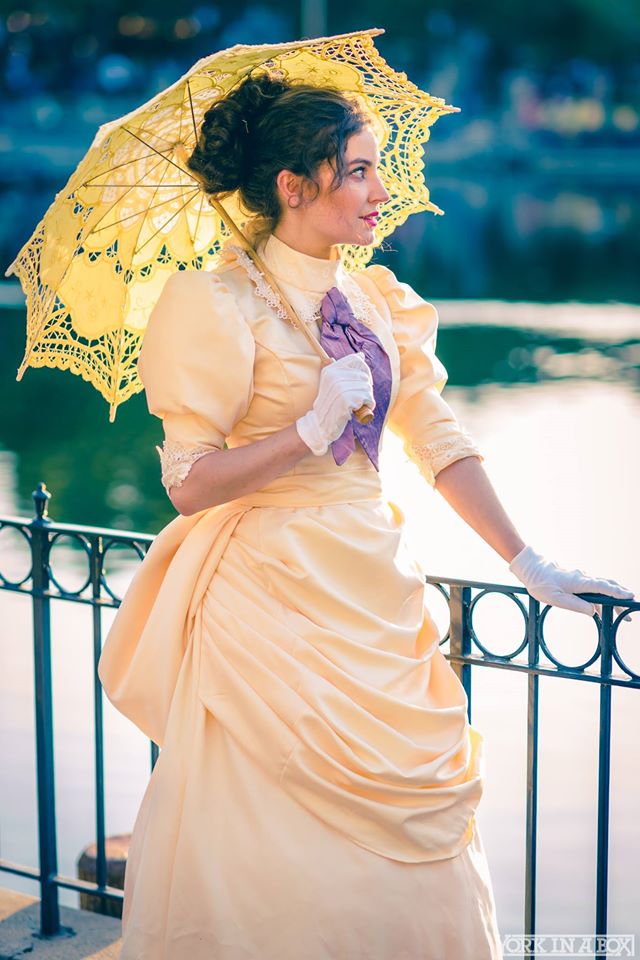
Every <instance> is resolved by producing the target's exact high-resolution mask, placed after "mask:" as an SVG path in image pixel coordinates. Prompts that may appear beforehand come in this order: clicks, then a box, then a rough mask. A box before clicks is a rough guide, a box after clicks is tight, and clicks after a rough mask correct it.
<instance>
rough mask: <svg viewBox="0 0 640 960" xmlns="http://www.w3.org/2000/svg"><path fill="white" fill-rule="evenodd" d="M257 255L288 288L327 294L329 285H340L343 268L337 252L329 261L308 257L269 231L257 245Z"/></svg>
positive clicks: (339, 286) (343, 272)
mask: <svg viewBox="0 0 640 960" xmlns="http://www.w3.org/2000/svg"><path fill="white" fill-rule="evenodd" d="M334 249H335V248H334ZM258 255H259V256H260V257H262V259H263V260H264V262H265V264H266V265H267V267H268V269H269V270H270V271H271V273H272V274H273V275H274V277H275V278H276V279H277V280H279V281H283V282H284V283H286V284H288V286H290V287H295V288H297V289H299V290H308V291H313V292H314V293H326V292H327V290H329V289H330V288H331V287H338V288H341V287H342V281H343V279H344V276H345V270H344V267H343V266H342V260H341V258H340V256H339V255H338V253H337V251H336V255H335V257H333V258H332V259H331V260H325V259H323V258H322V257H311V256H309V254H308V253H301V252H300V251H299V250H294V248H293V247H290V246H289V244H287V243H284V241H282V240H280V239H278V237H276V235H275V234H274V233H270V234H269V236H268V237H267V240H266V243H262V244H261V245H260V247H259V249H258Z"/></svg>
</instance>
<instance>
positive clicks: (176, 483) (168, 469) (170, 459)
mask: <svg viewBox="0 0 640 960" xmlns="http://www.w3.org/2000/svg"><path fill="white" fill-rule="evenodd" d="M218 449H219V448H218V447H211V446H208V447H206V446H204V445H203V444H198V445H197V446H187V445H185V444H183V443H179V442H178V441H177V440H164V441H163V443H162V446H161V447H158V446H156V450H157V451H158V454H159V456H160V469H161V471H162V478H161V479H162V486H163V487H164V488H165V490H166V491H167V493H169V488H170V487H181V486H182V484H183V483H184V481H185V480H186V478H187V474H188V473H189V471H190V470H191V467H192V466H193V464H194V463H195V462H196V460H199V459H200V457H204V455H205V454H207V453H212V452H213V451H214V450H218Z"/></svg>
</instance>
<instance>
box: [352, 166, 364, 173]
mask: <svg viewBox="0 0 640 960" xmlns="http://www.w3.org/2000/svg"><path fill="white" fill-rule="evenodd" d="M359 170H362V171H364V172H366V167H354V168H353V170H352V171H351V173H358V171H359Z"/></svg>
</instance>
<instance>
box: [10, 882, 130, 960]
mask: <svg viewBox="0 0 640 960" xmlns="http://www.w3.org/2000/svg"><path fill="white" fill-rule="evenodd" d="M39 904H40V901H39V899H38V898H37V897H29V896H27V895H26V894H24V893H15V891H13V890H6V889H4V888H2V887H0V960H23V958H28V960H118V956H119V954H120V943H121V941H120V933H121V923H120V920H119V919H118V918H117V917H105V916H103V915H102V914H101V913H92V912H91V911H89V910H75V909H74V908H73V907H60V923H61V925H62V926H63V927H65V928H66V935H65V936H60V937H55V938H54V939H51V940H42V939H40V937H39V934H38V931H39V929H40V909H39Z"/></svg>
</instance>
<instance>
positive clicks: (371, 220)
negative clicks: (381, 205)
mask: <svg viewBox="0 0 640 960" xmlns="http://www.w3.org/2000/svg"><path fill="white" fill-rule="evenodd" d="M378 216H379V214H377V213H372V214H370V215H369V216H368V217H360V219H361V220H364V222H365V223H366V224H367V225H368V226H369V227H375V226H376V224H377V222H378Z"/></svg>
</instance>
